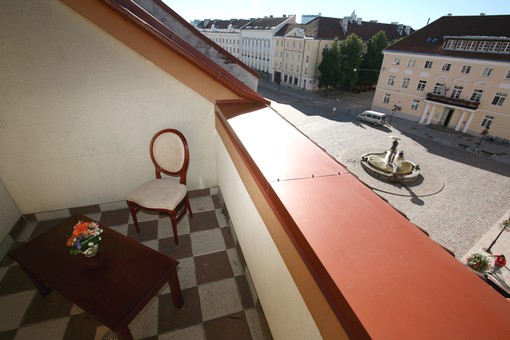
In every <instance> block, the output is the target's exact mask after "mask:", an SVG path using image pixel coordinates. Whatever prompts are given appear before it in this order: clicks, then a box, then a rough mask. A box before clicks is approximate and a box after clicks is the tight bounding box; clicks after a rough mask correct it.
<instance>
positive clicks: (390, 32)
mask: <svg viewBox="0 0 510 340" xmlns="http://www.w3.org/2000/svg"><path fill="white" fill-rule="evenodd" d="M379 31H383V32H384V33H385V34H386V38H387V39H388V41H395V40H397V39H400V38H402V37H406V36H408V35H409V34H410V33H412V32H413V29H412V28H411V27H410V26H405V25H402V24H398V23H396V22H394V23H391V24H385V23H379V22H377V21H375V20H373V21H368V22H367V21H363V20H362V18H358V17H357V16H356V14H355V13H354V12H353V13H352V14H351V16H350V17H344V18H343V19H340V18H330V17H320V16H319V17H316V18H315V19H313V20H311V21H310V22H308V23H306V24H286V25H285V26H283V27H282V28H281V29H280V30H279V31H278V32H277V33H276V34H275V37H274V45H275V51H274V62H273V68H274V78H273V81H275V82H277V83H283V84H285V85H286V86H290V87H295V88H299V89H303V90H307V91H311V90H315V89H317V88H318V86H319V75H320V72H319V69H318V67H319V65H320V63H321V62H322V51H323V50H324V49H325V48H328V47H331V44H332V43H333V41H334V40H335V38H337V39H338V40H339V41H342V40H345V38H346V37H347V36H348V35H350V34H353V33H354V34H356V35H358V36H359V37H360V38H361V39H362V40H363V41H368V40H370V38H372V36H374V35H375V34H376V33H378V32H379Z"/></svg>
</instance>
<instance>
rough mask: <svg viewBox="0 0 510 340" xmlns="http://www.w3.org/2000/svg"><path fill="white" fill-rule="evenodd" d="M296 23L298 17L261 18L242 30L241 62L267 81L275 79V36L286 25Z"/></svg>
mask: <svg viewBox="0 0 510 340" xmlns="http://www.w3.org/2000/svg"><path fill="white" fill-rule="evenodd" d="M292 23H296V16H295V15H291V16H286V15H285V16H283V17H279V18H275V17H271V16H270V17H265V18H259V19H256V20H254V21H252V22H250V23H249V24H248V25H246V26H244V27H243V29H242V30H241V61H242V62H244V63H245V64H247V65H248V66H250V67H252V68H253V69H255V70H256V71H258V72H259V73H260V74H261V75H262V76H264V77H265V78H267V79H273V67H272V65H273V55H274V45H273V44H274V41H273V36H274V35H275V34H276V32H278V31H279V30H280V29H281V28H282V27H283V26H284V25H285V24H292Z"/></svg>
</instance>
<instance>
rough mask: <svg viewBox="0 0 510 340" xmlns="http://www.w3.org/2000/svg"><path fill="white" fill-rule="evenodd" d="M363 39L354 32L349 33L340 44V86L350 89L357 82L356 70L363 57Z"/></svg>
mask: <svg viewBox="0 0 510 340" xmlns="http://www.w3.org/2000/svg"><path fill="white" fill-rule="evenodd" d="M363 47H364V46H363V40H361V38H360V37H359V36H357V35H356V34H354V33H353V34H350V35H349V36H347V38H346V39H345V40H344V41H343V42H342V44H341V45H340V54H341V66H342V67H341V78H340V86H341V87H342V88H344V89H352V88H353V87H354V85H355V84H356V83H357V82H358V76H359V74H358V72H357V71H358V70H359V68H360V66H361V61H362V57H363Z"/></svg>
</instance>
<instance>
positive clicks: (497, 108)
mask: <svg viewBox="0 0 510 340" xmlns="http://www.w3.org/2000/svg"><path fill="white" fill-rule="evenodd" d="M508 22H510V15H499V16H485V15H481V16H445V17H442V18H440V19H438V20H436V21H434V22H433V23H431V24H429V25H427V26H425V27H424V28H422V29H421V30H419V31H417V32H415V33H414V34H412V35H410V36H409V37H407V38H405V39H402V40H400V41H398V42H397V43H395V44H393V45H391V46H389V47H388V48H386V49H385V50H384V51H383V53H384V60H383V64H382V67H381V73H380V75H379V81H378V84H377V89H376V93H375V97H374V101H373V104H372V108H373V109H374V110H377V111H381V112H386V113H392V110H393V114H394V115H395V116H397V117H401V118H405V119H410V120H415V121H417V122H419V123H420V124H437V125H441V126H444V127H447V128H449V129H452V130H455V131H461V132H464V133H468V134H472V135H475V136H480V134H481V133H482V132H483V131H484V130H487V131H486V132H487V133H488V134H489V135H491V136H497V137H500V138H505V139H510V100H508V99H507V96H508V95H509V93H510V26H509V25H508Z"/></svg>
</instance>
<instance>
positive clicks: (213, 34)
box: [196, 19, 250, 59]
mask: <svg viewBox="0 0 510 340" xmlns="http://www.w3.org/2000/svg"><path fill="white" fill-rule="evenodd" d="M249 22H250V20H246V19H231V20H204V21H201V22H199V23H198V25H197V26H196V27H197V28H198V29H199V30H200V31H201V32H202V33H204V34H205V35H206V36H207V37H208V38H209V39H211V40H212V41H214V42H215V43H216V44H218V45H219V46H221V47H222V48H223V49H224V50H225V51H227V52H229V53H230V54H232V55H233V56H234V57H236V58H238V59H239V57H240V56H241V28H242V27H243V26H245V25H247V24H248V23H249Z"/></svg>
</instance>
